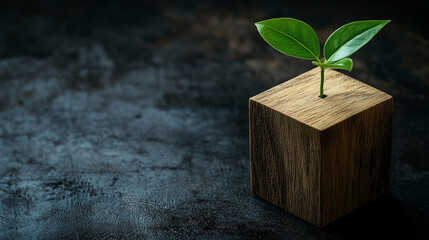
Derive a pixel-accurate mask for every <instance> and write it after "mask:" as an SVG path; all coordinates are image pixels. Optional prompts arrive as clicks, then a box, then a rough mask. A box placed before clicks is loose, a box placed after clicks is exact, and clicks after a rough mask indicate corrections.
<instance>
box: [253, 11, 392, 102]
mask: <svg viewBox="0 0 429 240" xmlns="http://www.w3.org/2000/svg"><path fill="white" fill-rule="evenodd" d="M389 22H390V20H369V21H356V22H351V23H348V24H346V25H344V26H342V27H340V28H338V29H337V30H336V31H335V32H333V33H332V34H331V36H329V38H328V39H327V40H326V43H325V46H324V48H323V54H324V57H323V58H322V59H319V55H320V45H319V39H318V38H317V35H316V32H315V31H314V30H313V28H311V27H310V26H309V25H308V24H306V23H305V22H302V21H299V20H296V19H293V18H273V19H269V20H265V21H261V22H257V23H255V25H256V27H257V29H258V31H259V33H260V34H261V36H262V38H263V39H264V40H265V41H266V42H267V43H269V44H270V45H271V46H272V47H273V48H275V49H276V50H278V51H280V52H281V53H284V54H286V55H289V56H292V57H298V58H303V59H309V60H315V61H312V63H313V65H315V66H318V67H320V77H321V79H320V95H319V97H321V98H324V97H325V95H324V94H323V81H324V72H325V69H327V68H335V69H346V70H348V71H351V70H352V67H353V61H352V60H351V59H350V58H348V57H349V56H350V55H352V54H353V53H355V52H356V51H357V50H359V49H360V48H361V47H362V46H363V45H365V44H366V43H367V42H369V40H371V39H372V38H373V37H374V36H375V35H376V34H377V33H378V31H380V29H381V28H383V27H384V26H385V25H386V24H387V23H389Z"/></svg>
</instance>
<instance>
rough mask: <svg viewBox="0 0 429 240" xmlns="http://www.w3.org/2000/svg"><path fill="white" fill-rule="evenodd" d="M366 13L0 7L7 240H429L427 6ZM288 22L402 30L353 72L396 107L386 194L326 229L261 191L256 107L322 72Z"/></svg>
mask: <svg viewBox="0 0 429 240" xmlns="http://www.w3.org/2000/svg"><path fill="white" fill-rule="evenodd" d="M356 4H357V3H355V2H353V4H351V3H338V4H332V5H329V4H328V5H329V6H330V7H328V5H326V4H325V5H323V4H322V3H315V4H314V5H313V6H311V4H309V3H308V2H304V1H299V2H289V3H285V2H283V1H282V2H280V1H278V2H263V3H257V2H255V3H249V2H247V1H242V2H241V1H235V2H232V3H231V2H229V1H211V2H204V3H203V2H200V1H195V2H194V1H187V2H182V3H180V4H179V3H172V2H167V1H158V2H155V1H154V2H139V1H127V3H125V1H88V2H85V3H83V2H82V3H78V2H76V1H44V2H40V1H28V2H20V3H17V2H11V3H8V4H6V3H4V4H2V6H1V9H0V18H1V19H0V20H1V21H0V153H1V154H0V166H1V167H0V239H195V238H196V239H369V238H378V239H425V238H426V239H427V238H428V237H429V231H428V226H429V181H428V180H429V163H428V157H427V156H428V154H429V150H428V149H429V124H428V123H429V111H428V110H429V107H428V106H429V74H428V73H429V68H428V65H427V59H429V40H428V37H429V35H428V32H427V26H428V25H427V20H426V16H425V14H426V12H427V11H428V6H427V5H428V4H427V3H424V2H413V3H412V4H411V3H408V4H407V3H398V2H397V3H391V2H384V3H383V2H375V1H373V2H369V1H368V2H362V3H360V5H356ZM280 16H290V17H295V18H298V19H301V20H304V21H306V22H308V23H309V24H310V25H312V26H314V28H315V30H316V32H317V33H318V35H319V38H320V39H321V41H322V42H324V40H325V39H326V38H327V37H328V36H329V34H330V33H331V32H332V31H333V30H335V29H336V28H337V27H339V26H341V25H343V24H345V23H347V22H350V21H353V20H361V19H368V18H374V19H383V18H390V19H392V20H393V21H392V23H390V24H389V25H388V26H387V27H386V28H385V29H383V30H382V31H381V32H380V33H379V35H377V36H376V37H375V38H374V39H373V40H372V41H371V42H370V43H369V44H368V45H366V46H365V47H364V48H362V49H361V50H360V51H359V52H357V53H356V54H354V55H353V57H352V58H353V60H354V63H355V66H354V69H353V71H352V72H351V73H347V74H349V75H351V76H353V77H355V78H357V79H359V80H361V81H363V82H366V83H368V84H370V85H372V86H374V87H376V88H378V89H380V90H383V91H385V92H387V93H389V94H391V95H392V96H393V97H394V100H395V105H394V111H395V112H394V129H393V158H392V179H391V190H390V192H389V194H388V195H386V196H384V197H383V198H381V199H379V200H377V201H375V202H373V203H371V204H369V205H367V206H365V207H362V208H361V209H359V210H357V211H355V212H353V213H351V214H349V215H347V216H346V217H344V218H342V219H340V220H338V221H336V222H334V223H332V224H330V225H329V226H327V227H325V228H322V229H319V228H317V227H314V226H312V225H310V224H308V223H305V222H303V221H301V220H299V219H297V218H295V217H293V216H292V215H290V214H288V213H286V212H284V211H282V210H280V209H279V208H276V207H274V206H272V205H270V204H268V203H266V202H264V201H262V200H260V199H258V198H256V197H254V196H253V195H252V194H251V192H250V185H249V182H250V179H249V156H248V122H247V120H248V117H247V114H248V112H247V102H248V98H249V97H251V96H253V95H255V94H257V93H259V92H261V91H263V90H266V89H268V88H270V87H272V86H274V85H276V84H279V83H281V82H283V81H286V80H288V79H290V78H292V77H294V76H296V75H298V74H300V73H303V72H305V71H307V70H309V69H311V68H312V65H311V64H310V62H308V61H304V60H298V59H294V58H291V57H287V56H284V55H281V54H279V53H277V52H276V51H275V50H273V49H271V47H269V46H268V45H267V44H266V43H264V42H263V40H262V39H261V38H260V37H259V35H258V34H257V32H256V29H255V27H254V25H253V23H254V22H256V21H258V20H262V19H266V18H270V17H280Z"/></svg>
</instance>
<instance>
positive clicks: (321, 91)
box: [319, 67, 325, 98]
mask: <svg viewBox="0 0 429 240" xmlns="http://www.w3.org/2000/svg"><path fill="white" fill-rule="evenodd" d="M324 78H325V68H324V67H320V96H319V97H320V98H324V97H325V95H324V94H323V81H324V80H325V79H324Z"/></svg>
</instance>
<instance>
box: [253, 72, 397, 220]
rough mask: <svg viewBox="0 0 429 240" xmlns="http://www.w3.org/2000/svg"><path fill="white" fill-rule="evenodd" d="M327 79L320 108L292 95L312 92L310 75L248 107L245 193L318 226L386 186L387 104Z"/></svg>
mask: <svg viewBox="0 0 429 240" xmlns="http://www.w3.org/2000/svg"><path fill="white" fill-rule="evenodd" d="M328 74H329V75H330V78H329V81H330V84H331V85H328V86H327V88H326V92H327V95H328V97H327V98H329V97H330V99H329V100H328V101H326V102H324V103H326V104H321V102H316V103H312V102H308V101H307V100H306V101H303V99H310V101H325V99H324V100H319V99H317V98H315V99H314V98H313V97H312V96H309V95H308V94H310V93H308V94H307V93H304V95H302V94H301V96H298V95H297V96H296V97H295V95H294V94H295V93H297V92H301V93H303V92H304V91H303V89H307V87H306V85H308V89H310V88H311V87H310V86H311V85H313V84H314V81H315V79H314V78H315V77H314V76H315V71H314V70H311V71H309V72H307V73H305V74H303V75H301V76H298V77H297V78H295V79H292V80H289V81H288V82H286V83H283V84H280V85H278V86H276V87H274V88H272V89H270V90H268V91H266V92H263V93H261V94H258V95H256V96H255V97H252V98H251V99H250V100H249V140H250V170H251V189H252V192H253V193H254V194H255V195H257V196H259V197H260V198H262V199H264V200H266V201H268V202H270V203H272V204H274V205H276V206H279V207H281V208H283V209H285V210H286V211H288V212H290V213H292V214H293V215H295V216H298V217H299V218H301V219H304V220H306V221H308V222H310V223H312V224H314V225H316V226H319V227H322V226H325V225H327V224H329V223H331V222H332V221H335V220H336V219H338V218H340V217H342V216H344V215H346V214H347V213H349V212H351V211H353V210H354V209H356V208H358V207H359V206H361V205H363V204H365V203H367V202H369V201H372V200H374V199H376V198H377V197H379V196H381V195H383V194H384V193H386V192H387V191H388V189H389V184H390V159H391V134H392V112H393V99H392V97H391V96H389V95H387V94H385V93H383V92H381V91H379V90H376V89H374V88H371V87H369V86H367V85H365V84H363V83H360V82H358V81H357V80H354V79H351V78H349V77H347V76H345V75H343V74H340V73H336V72H334V71H331V72H328ZM316 80H318V79H316ZM341 84H343V85H344V86H345V89H347V90H343V89H341V88H339V87H338V86H341ZM311 94H313V93H311ZM284 96H285V97H284ZM349 96H351V98H349ZM312 99H313V100H312ZM347 99H348V100H349V101H350V99H353V101H352V102H347ZM285 101H286V102H285ZM294 101H295V102H294ZM355 101H356V102H355ZM315 106H316V107H315ZM320 107H325V108H326V112H327V115H323V111H320V109H319V108H320ZM312 109H315V111H314V112H312ZM319 117H320V119H322V120H321V121H322V122H321V121H316V119H318V118H319Z"/></svg>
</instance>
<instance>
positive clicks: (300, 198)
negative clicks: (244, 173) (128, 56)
mask: <svg viewBox="0 0 429 240" xmlns="http://www.w3.org/2000/svg"><path fill="white" fill-rule="evenodd" d="M249 113H250V115H249V116H250V122H249V124H250V169H251V189H252V192H253V193H254V194H255V195H257V196H259V197H260V198H262V199H264V200H266V201H268V202H270V203H272V204H274V205H276V206H278V207H281V208H283V209H285V210H286V211H288V212H290V213H292V214H294V215H295V216H298V217H300V218H302V219H304V220H306V221H308V222H311V223H313V224H315V225H318V224H319V222H320V221H321V219H320V217H321V215H320V189H321V188H320V169H321V168H320V167H321V166H320V158H321V149H320V147H321V146H320V132H319V131H317V130H315V129H313V128H311V127H309V126H307V125H305V124H302V123H300V122H298V121H296V120H294V119H292V118H289V117H288V116H286V115H283V114H281V113H279V112H276V111H274V110H272V109H270V108H268V107H266V106H264V105H262V104H260V103H258V102H255V101H252V100H250V101H249Z"/></svg>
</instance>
